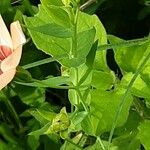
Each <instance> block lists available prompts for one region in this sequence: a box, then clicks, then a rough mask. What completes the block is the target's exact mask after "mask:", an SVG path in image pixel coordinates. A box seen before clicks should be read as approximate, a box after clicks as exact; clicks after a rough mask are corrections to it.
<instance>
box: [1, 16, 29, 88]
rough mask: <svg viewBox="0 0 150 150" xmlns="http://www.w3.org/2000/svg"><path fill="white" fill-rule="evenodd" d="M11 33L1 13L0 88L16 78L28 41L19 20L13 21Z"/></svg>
mask: <svg viewBox="0 0 150 150" xmlns="http://www.w3.org/2000/svg"><path fill="white" fill-rule="evenodd" d="M10 33H11V35H10ZM10 33H9V31H8V29H7V27H6V25H5V23H4V21H3V19H2V17H1V15H0V90H1V89H3V88H4V87H5V86H6V85H7V84H8V83H9V82H10V81H11V80H12V79H13V78H14V76H15V73H16V67H17V66H18V64H19V62H20V59H21V54H22V46H23V44H24V43H25V42H26V39H25V36H24V34H23V32H22V29H21V26H20V23H19V21H15V22H13V23H11V25H10Z"/></svg>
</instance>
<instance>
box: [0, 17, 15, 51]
mask: <svg viewBox="0 0 150 150" xmlns="http://www.w3.org/2000/svg"><path fill="white" fill-rule="evenodd" d="M0 45H3V46H7V47H10V48H11V49H13V45H12V40H11V37H10V34H9V32H8V29H7V27H6V25H5V23H4V21H3V19H2V16H1V15H0Z"/></svg>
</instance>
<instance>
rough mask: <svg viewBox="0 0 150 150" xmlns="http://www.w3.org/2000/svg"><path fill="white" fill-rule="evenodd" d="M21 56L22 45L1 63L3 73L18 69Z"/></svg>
mask: <svg viewBox="0 0 150 150" xmlns="http://www.w3.org/2000/svg"><path fill="white" fill-rule="evenodd" d="M21 54H22V45H20V46H19V47H18V48H17V49H15V50H14V52H13V53H12V54H10V55H9V56H8V57H7V58H5V59H4V60H3V61H2V62H1V70H2V71H3V72H6V71H8V70H9V69H13V68H16V67H17V66H18V64H19V62H20V59H21Z"/></svg>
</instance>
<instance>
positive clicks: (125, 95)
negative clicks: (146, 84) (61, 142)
mask: <svg viewBox="0 0 150 150" xmlns="http://www.w3.org/2000/svg"><path fill="white" fill-rule="evenodd" d="M149 48H150V47H149ZM143 59H144V60H143V61H142V62H141V64H140V65H139V67H138V69H137V70H136V72H135V74H134V76H133V77H132V79H131V81H130V82H129V84H128V87H127V90H126V92H125V94H124V96H123V97H122V98H121V102H120V104H119V107H118V109H117V112H116V115H115V118H114V121H113V124H112V128H111V131H110V136H109V141H108V148H107V149H108V150H109V147H110V143H111V141H112V137H113V134H114V130H115V127H116V124H117V121H118V117H119V115H120V113H121V111H122V108H123V105H124V103H125V100H126V98H127V96H128V94H129V92H130V91H131V88H132V86H133V84H134V82H135V80H136V78H137V77H138V75H139V74H140V73H141V71H142V69H143V68H144V66H145V64H146V63H147V61H148V60H149V59H150V53H149V54H148V55H147V56H146V57H145V58H143Z"/></svg>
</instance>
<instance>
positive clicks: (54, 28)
mask: <svg viewBox="0 0 150 150" xmlns="http://www.w3.org/2000/svg"><path fill="white" fill-rule="evenodd" d="M27 28H28V29H30V30H33V31H36V32H39V33H42V34H45V35H49V36H53V37H59V38H70V37H72V32H71V29H67V28H64V27H62V26H60V25H58V24H56V23H49V24H44V25H41V26H35V27H28V26H27Z"/></svg>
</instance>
